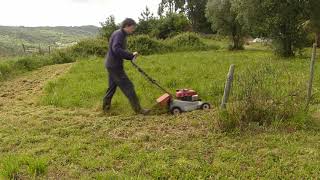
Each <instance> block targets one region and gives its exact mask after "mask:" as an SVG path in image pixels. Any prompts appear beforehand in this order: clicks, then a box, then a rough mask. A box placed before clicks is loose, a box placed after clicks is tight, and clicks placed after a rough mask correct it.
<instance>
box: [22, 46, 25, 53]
mask: <svg viewBox="0 0 320 180" xmlns="http://www.w3.org/2000/svg"><path fill="white" fill-rule="evenodd" d="M22 49H23V53H24V54H25V53H26V47H25V46H24V44H22Z"/></svg>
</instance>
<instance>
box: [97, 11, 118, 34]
mask: <svg viewBox="0 0 320 180" xmlns="http://www.w3.org/2000/svg"><path fill="white" fill-rule="evenodd" d="M100 24H101V26H102V28H101V29H100V36H101V37H103V38H106V39H109V38H110V37H111V35H112V33H113V32H114V31H115V30H117V29H118V28H119V26H117V25H116V22H115V17H114V16H113V15H111V16H109V17H108V18H107V19H106V21H105V22H101V23H100Z"/></svg>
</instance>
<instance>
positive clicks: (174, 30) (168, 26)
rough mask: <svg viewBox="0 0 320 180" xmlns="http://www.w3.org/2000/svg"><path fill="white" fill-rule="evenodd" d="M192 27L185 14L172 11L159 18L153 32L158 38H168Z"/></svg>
mask: <svg viewBox="0 0 320 180" xmlns="http://www.w3.org/2000/svg"><path fill="white" fill-rule="evenodd" d="M190 29H191V26H190V23H189V20H188V18H187V17H186V16H185V15H184V14H176V13H171V14H168V15H167V16H164V17H161V18H160V19H159V20H158V23H157V25H156V26H155V28H154V30H153V32H152V34H153V36H155V37H157V38H160V39H166V38H169V37H173V36H175V35H177V34H179V33H181V32H186V31H188V30H190Z"/></svg>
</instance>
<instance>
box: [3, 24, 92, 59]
mask: <svg viewBox="0 0 320 180" xmlns="http://www.w3.org/2000/svg"><path fill="white" fill-rule="evenodd" d="M97 34H98V27H95V26H80V27H63V26H61V27H8V26H0V56H4V55H13V54H17V53H21V52H22V44H25V45H26V47H28V48H31V47H38V46H39V45H40V46H42V47H43V48H47V46H48V45H51V46H53V47H59V46H64V45H67V44H70V43H74V42H78V41H79V40H81V39H84V38H88V37H93V36H96V35H97Z"/></svg>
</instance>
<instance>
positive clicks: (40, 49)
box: [39, 44, 41, 54]
mask: <svg viewBox="0 0 320 180" xmlns="http://www.w3.org/2000/svg"><path fill="white" fill-rule="evenodd" d="M39 54H41V46H40V44H39Z"/></svg>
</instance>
